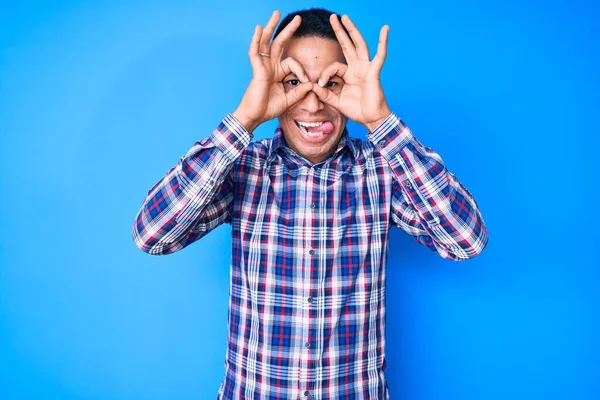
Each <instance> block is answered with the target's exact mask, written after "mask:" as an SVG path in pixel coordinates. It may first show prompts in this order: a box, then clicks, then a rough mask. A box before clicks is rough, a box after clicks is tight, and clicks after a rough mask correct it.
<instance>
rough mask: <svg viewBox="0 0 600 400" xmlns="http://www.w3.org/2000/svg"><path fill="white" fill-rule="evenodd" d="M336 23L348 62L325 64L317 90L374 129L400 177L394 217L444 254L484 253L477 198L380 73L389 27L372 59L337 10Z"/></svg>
mask: <svg viewBox="0 0 600 400" xmlns="http://www.w3.org/2000/svg"><path fill="white" fill-rule="evenodd" d="M330 21H331V26H332V27H333V30H334V32H335V34H336V37H337V38H338V41H339V42H340V45H341V47H342V51H343V52H344V56H345V57H346V60H347V61H348V63H347V64H343V63H339V62H337V63H333V64H332V65H330V66H328V67H327V68H325V69H324V70H323V72H322V73H321V76H320V78H319V85H315V87H314V88H313V91H314V92H315V93H316V94H317V96H319V98H320V99H321V100H322V101H323V102H325V103H327V104H329V105H331V106H333V107H336V108H337V109H339V110H340V111H341V112H342V113H343V114H344V115H346V116H348V118H350V119H352V120H353V121H356V122H358V123H360V124H362V125H364V126H365V127H366V128H367V129H368V130H369V132H370V133H369V134H368V135H367V137H368V138H369V139H370V140H371V141H372V142H373V143H374V144H375V146H376V147H378V148H379V151H380V153H381V154H382V156H383V157H384V158H385V159H386V160H387V161H388V163H389V165H390V167H391V169H392V171H393V173H394V177H395V179H394V182H393V197H392V210H391V211H392V221H393V222H394V223H395V224H396V225H398V226H400V227H402V228H403V229H404V230H405V231H406V232H408V233H410V234H411V235H413V236H414V237H415V238H416V239H417V241H419V242H420V243H423V244H425V245H427V246H428V247H429V248H431V249H432V250H436V251H437V252H438V253H439V254H440V255H442V256H443V257H446V258H450V259H454V260H464V259H467V258H470V257H473V256H475V255H477V254H479V253H480V252H481V250H483V248H484V247H485V245H486V243H487V240H488V236H487V231H486V229H485V225H484V223H483V219H482V218H481V215H480V212H479V209H478V208H477V205H476V203H475V200H474V199H473V197H472V196H471V195H470V193H469V192H468V191H467V190H466V189H465V188H464V187H463V186H462V185H461V184H460V183H459V182H458V180H457V179H456V178H455V177H454V175H452V174H451V173H450V172H449V171H448V170H447V169H446V167H445V166H444V163H443V162H442V159H441V158H440V156H439V155H437V154H436V153H435V152H433V151H432V150H431V149H427V148H425V147H423V146H422V145H421V144H420V143H419V142H418V141H417V139H415V138H414V137H413V135H412V133H411V132H410V130H409V129H408V128H407V127H406V126H405V125H404V124H403V122H402V121H401V120H400V119H399V118H398V117H397V116H396V115H395V114H393V113H392V112H391V111H390V109H389V107H388V104H387V101H386V99H385V95H384V93H383V88H382V87H381V81H380V75H381V69H382V67H383V64H384V61H385V58H386V56H387V40H388V33H389V27H388V26H383V27H382V28H381V31H380V33H379V42H378V44H377V53H376V54H375V56H374V57H373V59H372V60H371V59H370V55H369V48H368V46H367V43H366V42H365V40H364V38H363V37H362V35H361V34H360V32H359V31H358V29H357V28H356V26H355V25H354V23H353V22H352V21H351V20H350V18H349V17H348V16H347V15H344V16H342V18H341V21H340V20H339V19H338V18H337V16H336V15H335V14H333V15H331V18H330ZM342 24H344V27H345V28H346V30H347V31H348V33H349V35H350V36H348V34H347V33H346V31H345V30H344V29H343V27H342ZM333 75H338V76H340V77H341V78H342V79H343V80H344V86H343V88H342V90H341V91H340V93H339V94H336V93H333V92H332V91H330V90H328V89H327V88H326V87H324V86H325V84H326V83H327V82H328V81H329V79H330V78H331V77H332V76H333Z"/></svg>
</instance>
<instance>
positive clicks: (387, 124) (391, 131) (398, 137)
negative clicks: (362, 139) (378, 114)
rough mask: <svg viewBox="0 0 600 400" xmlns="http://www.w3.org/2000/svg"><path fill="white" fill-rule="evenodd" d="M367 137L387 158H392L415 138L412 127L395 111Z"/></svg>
mask: <svg viewBox="0 0 600 400" xmlns="http://www.w3.org/2000/svg"><path fill="white" fill-rule="evenodd" d="M367 138H368V139H369V140H370V141H371V142H372V143H373V144H374V145H375V147H376V148H377V149H379V152H380V153H381V155H382V156H383V157H384V158H385V159H387V160H391V159H392V158H393V157H394V155H395V154H398V153H399V152H400V150H402V148H403V147H405V146H407V145H408V144H409V143H411V142H412V141H413V139H414V137H413V134H412V132H411V131H410V129H408V128H407V127H406V125H405V124H404V123H403V122H402V120H401V119H400V117H398V116H397V115H396V114H394V113H391V114H390V115H388V117H387V118H386V119H385V120H384V121H383V122H382V123H381V124H379V126H378V127H377V128H375V129H374V130H373V132H370V133H368V134H367Z"/></svg>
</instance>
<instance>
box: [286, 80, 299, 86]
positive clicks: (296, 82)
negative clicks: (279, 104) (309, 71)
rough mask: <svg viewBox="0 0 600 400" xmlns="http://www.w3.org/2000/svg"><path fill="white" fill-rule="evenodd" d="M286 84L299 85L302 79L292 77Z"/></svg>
mask: <svg viewBox="0 0 600 400" xmlns="http://www.w3.org/2000/svg"><path fill="white" fill-rule="evenodd" d="M285 84H286V85H289V86H298V85H299V84H300V80H299V79H290V80H288V81H285Z"/></svg>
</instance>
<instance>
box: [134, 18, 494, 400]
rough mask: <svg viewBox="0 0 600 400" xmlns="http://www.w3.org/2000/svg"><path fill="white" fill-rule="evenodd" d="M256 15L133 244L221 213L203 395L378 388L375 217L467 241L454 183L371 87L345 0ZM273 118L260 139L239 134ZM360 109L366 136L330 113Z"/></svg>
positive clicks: (468, 205) (465, 250) (430, 235)
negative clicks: (223, 293)
mask: <svg viewBox="0 0 600 400" xmlns="http://www.w3.org/2000/svg"><path fill="white" fill-rule="evenodd" d="M278 21H279V13H277V12H275V13H273V16H272V17H271V19H270V20H269V22H268V23H267V25H266V26H265V28H264V30H263V29H262V28H261V26H257V27H256V30H255V32H254V36H253V37H252V42H251V45H250V50H249V57H250V61H251V64H252V69H253V73H254V74H253V77H252V80H251V82H250V84H249V86H248V88H247V90H246V92H245V94H244V96H243V98H242V101H241V103H240V105H239V107H238V108H237V109H236V110H235V111H234V112H233V113H231V114H229V115H227V116H226V117H225V118H224V119H223V120H222V121H221V123H220V124H219V125H218V127H217V128H216V129H215V130H214V131H213V132H212V134H211V135H210V137H207V138H205V139H203V140H201V141H199V142H197V143H196V144H195V145H194V146H193V147H192V148H191V150H190V151H189V152H188V153H187V154H186V155H185V156H184V157H182V159H181V160H180V161H179V163H178V164H177V165H176V166H175V167H174V168H173V169H171V170H170V171H169V172H168V173H167V175H166V176H165V177H164V178H163V179H162V180H160V181H159V182H158V183H157V184H156V185H155V186H154V187H153V188H152V189H151V190H150V192H149V193H148V195H147V197H146V200H145V201H144V203H143V205H142V207H141V209H140V211H139V213H138V215H137V218H136V222H135V224H134V226H133V237H134V239H135V242H136V244H137V245H138V246H139V247H140V248H141V249H142V250H144V251H146V252H148V253H150V254H169V253H173V252H175V251H178V250H180V249H182V248H184V247H186V246H188V245H189V244H190V243H192V242H194V241H196V240H198V239H200V238H201V237H203V236H204V235H206V234H207V233H208V232H210V231H211V230H212V229H214V228H215V227H217V226H218V225H220V224H222V223H224V222H227V223H229V224H231V226H232V258H231V282H230V284H231V286H230V301H229V329H228V348H227V356H226V361H225V377H224V380H223V383H222V385H221V388H220V390H219V395H218V396H219V397H218V398H219V399H303V398H311V399H346V398H352V399H383V398H387V397H388V396H389V394H388V387H387V383H386V376H385V363H386V362H385V283H386V282H385V266H386V260H387V251H388V231H389V229H390V227H392V226H398V227H400V228H401V229H403V230H404V231H405V232H407V233H408V234H410V235H412V236H413V237H414V238H415V239H416V240H417V242H419V243H421V244H423V245H425V246H427V247H429V248H430V249H431V250H433V251H436V252H437V253H438V254H439V255H441V256H442V257H444V258H448V259H452V260H464V259H468V258H471V257H474V256H476V255H477V254H479V253H480V252H481V251H482V250H483V248H484V247H485V246H486V243H487V232H486V229H485V226H484V222H483V220H482V218H481V215H480V212H479V210H478V208H477V204H476V202H475V201H474V199H473V198H472V196H471V195H470V193H469V192H468V191H467V190H466V189H465V188H464V187H463V186H462V185H461V184H460V183H459V182H458V180H457V179H456V178H455V177H454V176H453V175H452V174H451V173H450V172H449V171H448V170H447V169H446V167H445V166H444V164H443V161H442V159H441V158H440V157H439V156H438V154H436V153H435V152H433V151H432V150H431V149H428V148H425V147H423V146H422V145H421V143H420V142H419V141H418V140H417V139H416V138H415V137H414V136H413V134H412V133H411V131H410V130H409V129H408V128H407V127H406V125H404V123H403V122H402V121H401V120H400V119H399V117H398V116H396V114H394V113H392V112H391V111H390V109H389V107H388V104H387V102H386V99H385V96H384V93H383V89H382V87H381V84H380V81H379V76H380V72H381V69H382V66H383V63H384V60H385V57H386V46H387V37H388V30H389V29H388V27H387V26H384V27H383V28H382V29H381V33H380V37H379V44H378V48H377V53H376V55H375V57H374V58H373V59H372V60H371V59H370V56H369V50H368V48H367V45H366V43H365V41H364V39H363V38H362V36H361V34H360V33H359V31H358V30H357V29H356V27H355V26H354V24H353V23H352V22H351V21H350V19H349V18H348V17H347V16H344V17H342V18H341V20H340V18H339V17H338V16H337V15H335V14H332V13H331V12H329V11H326V10H322V9H310V10H305V11H301V12H296V13H293V14H291V15H289V16H288V17H286V18H285V19H284V20H283V21H282V23H281V24H280V26H279V29H278V31H277V32H276V33H275V38H274V39H273V40H272V41H271V36H272V35H273V32H274V31H275V27H276V25H277V23H278ZM273 118H279V122H280V126H279V127H278V129H277V130H276V132H275V135H274V137H273V138H272V139H268V140H263V141H260V142H252V143H251V139H252V132H253V131H254V129H256V127H257V126H259V125H260V124H261V123H263V122H265V121H268V120H270V119H273ZM348 118H349V119H352V120H354V121H356V122H358V123H360V124H362V125H364V126H365V127H366V128H367V129H368V131H369V133H368V134H367V140H366V141H360V140H357V139H354V138H351V137H349V135H348V133H347V130H346V121H347V120H348Z"/></svg>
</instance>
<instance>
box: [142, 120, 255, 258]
mask: <svg viewBox="0 0 600 400" xmlns="http://www.w3.org/2000/svg"><path fill="white" fill-rule="evenodd" d="M251 139H252V135H251V134H250V133H249V132H248V131H247V130H246V129H245V128H244V127H243V126H242V125H241V124H240V123H239V122H238V121H237V120H236V119H235V118H234V117H233V116H232V115H228V116H226V117H225V118H224V119H223V121H221V123H220V124H219V126H218V127H217V128H216V129H215V131H214V132H213V133H212V135H211V136H210V137H208V138H206V139H203V140H201V141H199V142H197V143H195V144H194V146H193V147H192V148H191V149H190V150H189V151H188V153H187V154H186V155H185V156H183V157H182V158H181V160H180V161H179V162H178V163H177V165H175V166H174V167H173V168H171V170H169V172H168V173H167V174H166V175H165V176H164V177H163V178H162V179H161V180H160V181H159V182H158V183H156V184H155V185H154V187H153V188H152V189H151V190H150V191H149V192H148V195H147V196H146V198H145V200H144V202H143V204H142V206H141V208H140V210H139V211H138V214H137V216H136V218H135V222H134V224H133V229H132V235H133V239H134V241H135V243H136V245H137V246H138V247H139V248H140V249H141V250H142V251H144V252H146V253H149V254H154V255H165V254H171V253H174V252H175V251H178V250H181V249H183V248H184V247H186V246H188V245H189V244H191V243H193V242H194V241H196V240H198V239H200V238H201V237H203V236H204V235H206V234H207V233H208V232H210V231H211V230H213V229H214V228H216V227H217V226H219V225H221V224H222V223H223V222H229V220H230V217H231V203H232V200H233V191H232V189H233V184H232V180H231V170H232V167H233V165H234V163H235V161H236V160H237V159H238V157H239V156H240V153H241V150H242V149H244V148H245V147H246V146H247V145H248V143H249V142H250V140H251Z"/></svg>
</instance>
